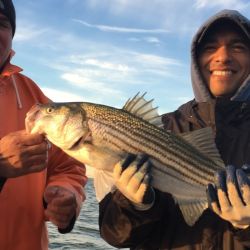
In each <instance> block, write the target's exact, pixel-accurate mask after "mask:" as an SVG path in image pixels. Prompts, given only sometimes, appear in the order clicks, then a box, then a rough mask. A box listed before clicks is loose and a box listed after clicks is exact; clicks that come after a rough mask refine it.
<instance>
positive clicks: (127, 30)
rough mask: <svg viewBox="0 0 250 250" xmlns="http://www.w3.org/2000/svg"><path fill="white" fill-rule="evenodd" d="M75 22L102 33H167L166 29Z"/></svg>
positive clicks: (77, 20) (76, 20)
mask: <svg viewBox="0 0 250 250" xmlns="http://www.w3.org/2000/svg"><path fill="white" fill-rule="evenodd" d="M73 21H75V22H78V23H80V24H83V25H84V26H86V27H89V28H95V29H98V30H100V31H105V32H122V33H167V32H168V31H167V30H165V29H136V28H126V27H116V26H107V25H101V24H97V25H95V24H90V23H87V22H85V21H82V20H79V19H73Z"/></svg>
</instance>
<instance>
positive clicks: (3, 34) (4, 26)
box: [0, 13, 12, 69]
mask: <svg viewBox="0 0 250 250" xmlns="http://www.w3.org/2000/svg"><path fill="white" fill-rule="evenodd" d="M11 46H12V29H11V25H10V22H9V20H8V19H7V18H6V17H5V16H4V15H3V14H1V13H0V69H1V68H2V67H3V65H4V63H5V62H6V60H7V58H8V56H9V55H10V51H11Z"/></svg>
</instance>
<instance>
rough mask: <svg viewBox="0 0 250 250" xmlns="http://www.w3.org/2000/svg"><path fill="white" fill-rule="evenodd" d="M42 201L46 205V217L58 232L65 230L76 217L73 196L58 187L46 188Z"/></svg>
mask: <svg viewBox="0 0 250 250" xmlns="http://www.w3.org/2000/svg"><path fill="white" fill-rule="evenodd" d="M44 201H45V202H46V203H47V208H46V210H45V215H46V217H47V218H48V219H49V220H50V221H51V222H52V223H53V224H54V225H56V226H57V227H58V228H59V230H60V229H61V230H63V229H65V228H67V227H68V226H69V225H70V224H71V222H72V219H74V218H75V215H76V208H77V202H76V197H75V194H74V193H73V192H71V191H70V190H68V189H66V188H63V187H60V186H48V187H47V188H46V190H45V192H44Z"/></svg>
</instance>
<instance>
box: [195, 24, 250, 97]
mask: <svg viewBox="0 0 250 250" xmlns="http://www.w3.org/2000/svg"><path fill="white" fill-rule="evenodd" d="M249 46H250V44H249V40H248V39H247V36H246V34H245V33H243V31H242V30H240V28H239V27H238V26H237V25H235V23H233V22H232V21H228V20H225V21H221V22H217V23H215V24H213V26H212V27H210V29H209V31H208V32H207V34H206V35H205V37H204V38H203V40H202V42H201V44H200V45H199V48H198V64H199V66H200V70H201V74H202V76H203V78H204V80H205V82H206V84H207V87H208V89H209V90H210V92H211V94H212V95H213V96H215V97H229V98H230V97H231V96H232V95H233V94H235V92H236V91H237V90H238V88H239V87H240V86H241V85H242V84H243V83H244V80H245V79H246V78H247V77H248V75H249V73H250V47H249Z"/></svg>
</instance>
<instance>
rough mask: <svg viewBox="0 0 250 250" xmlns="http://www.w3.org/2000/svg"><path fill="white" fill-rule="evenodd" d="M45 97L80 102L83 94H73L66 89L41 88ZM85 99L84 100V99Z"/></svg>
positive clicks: (82, 99)
mask: <svg viewBox="0 0 250 250" xmlns="http://www.w3.org/2000/svg"><path fill="white" fill-rule="evenodd" d="M41 89H42V91H43V92H44V93H45V95H46V96H47V97H49V98H50V99H51V100H52V101H54V102H81V101H84V98H83V96H79V95H75V94H73V93H70V92H68V91H61V90H58V89H53V88H45V87H42V88H41ZM85 101H86V100H85Z"/></svg>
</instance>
